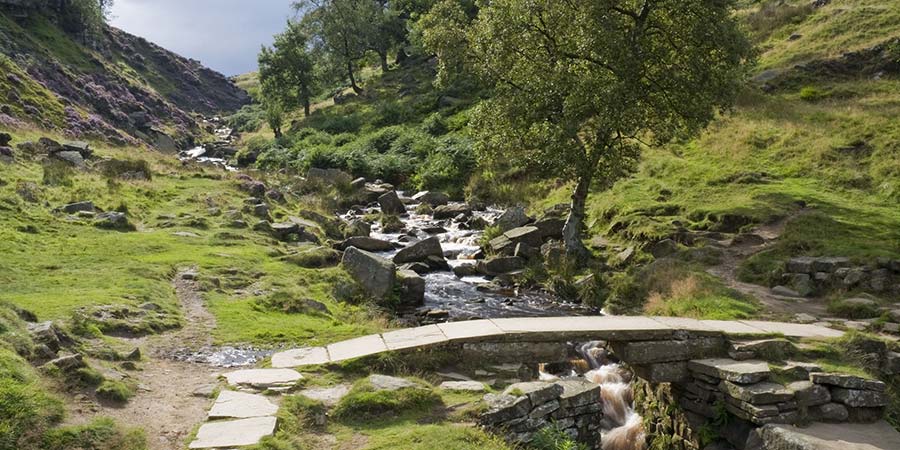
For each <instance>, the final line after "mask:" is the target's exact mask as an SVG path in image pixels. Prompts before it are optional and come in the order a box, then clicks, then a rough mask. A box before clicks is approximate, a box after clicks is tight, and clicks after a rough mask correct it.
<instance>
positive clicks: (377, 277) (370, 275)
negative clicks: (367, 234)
mask: <svg viewBox="0 0 900 450" xmlns="http://www.w3.org/2000/svg"><path fill="white" fill-rule="evenodd" d="M341 264H342V265H343V266H344V269H345V270H347V272H348V273H349V274H350V276H351V277H353V279H354V280H356V282H357V283H359V284H360V285H361V286H362V287H363V289H365V291H366V292H368V293H369V294H371V295H372V296H373V297H375V298H378V299H384V298H386V297H388V296H390V294H391V292H392V291H393V289H394V281H395V280H396V272H397V267H396V266H395V265H394V263H392V262H391V261H389V260H387V259H385V258H382V257H380V256H378V255H375V254H372V253H369V252H367V251H365V250H360V249H358V248H356V247H350V248H348V249H346V250H345V251H344V257H343V259H342V260H341Z"/></svg>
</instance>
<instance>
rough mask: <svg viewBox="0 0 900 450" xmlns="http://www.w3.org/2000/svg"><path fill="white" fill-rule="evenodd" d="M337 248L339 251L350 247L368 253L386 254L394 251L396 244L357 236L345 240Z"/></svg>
mask: <svg viewBox="0 0 900 450" xmlns="http://www.w3.org/2000/svg"><path fill="white" fill-rule="evenodd" d="M335 247H336V248H337V249H338V250H346V249H347V248H349V247H356V248H358V249H360V250H365V251H367V252H385V251H388V250H392V249H393V248H394V244H391V243H390V242H388V241H384V240H381V239H375V238H370V237H363V236H356V237H351V238H347V239H345V240H343V241H342V242H340V243H338V244H337V245H336V246H335Z"/></svg>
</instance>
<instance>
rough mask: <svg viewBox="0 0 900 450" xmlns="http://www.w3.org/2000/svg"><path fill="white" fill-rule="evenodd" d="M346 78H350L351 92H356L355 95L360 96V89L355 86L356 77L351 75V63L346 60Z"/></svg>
mask: <svg viewBox="0 0 900 450" xmlns="http://www.w3.org/2000/svg"><path fill="white" fill-rule="evenodd" d="M347 77H348V78H350V87H351V88H353V92H356V95H362V89H360V88H359V86H357V84H356V76H355V75H353V61H351V60H349V59H348V60H347Z"/></svg>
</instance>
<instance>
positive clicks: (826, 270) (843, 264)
mask: <svg viewBox="0 0 900 450" xmlns="http://www.w3.org/2000/svg"><path fill="white" fill-rule="evenodd" d="M780 283H781V284H782V285H784V286H787V287H789V288H791V289H793V290H794V291H796V292H797V294H799V295H802V296H810V295H818V294H823V293H825V292H828V291H831V290H834V289H843V290H860V291H865V292H871V293H874V294H893V295H900V260H890V259H886V258H883V259H878V260H875V261H872V262H871V263H868V264H853V263H852V262H851V261H850V259H849V258H842V257H816V258H814V257H806V256H804V257H799V258H791V259H790V260H788V262H787V263H786V264H785V266H784V273H782V274H781V279H780Z"/></svg>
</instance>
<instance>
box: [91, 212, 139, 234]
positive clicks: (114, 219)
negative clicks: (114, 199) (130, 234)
mask: <svg viewBox="0 0 900 450" xmlns="http://www.w3.org/2000/svg"><path fill="white" fill-rule="evenodd" d="M94 226H96V227H99V228H108V229H111V230H130V229H133V228H134V227H133V226H132V225H131V224H130V223H128V218H127V217H125V213H122V212H118V211H109V212H104V213H100V214H97V217H96V219H94Z"/></svg>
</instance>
